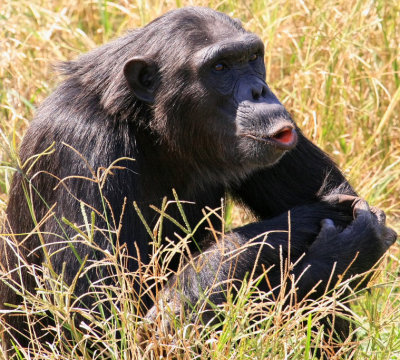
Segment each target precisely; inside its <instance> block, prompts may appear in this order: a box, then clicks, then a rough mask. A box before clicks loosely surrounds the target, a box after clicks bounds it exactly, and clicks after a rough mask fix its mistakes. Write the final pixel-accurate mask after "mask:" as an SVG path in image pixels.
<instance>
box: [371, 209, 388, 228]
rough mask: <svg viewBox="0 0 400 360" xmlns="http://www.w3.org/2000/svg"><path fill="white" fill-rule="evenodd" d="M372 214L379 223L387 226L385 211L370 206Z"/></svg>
mask: <svg viewBox="0 0 400 360" xmlns="http://www.w3.org/2000/svg"><path fill="white" fill-rule="evenodd" d="M370 209H371V212H372V213H373V214H374V215H375V216H376V218H377V219H378V222H379V223H380V224H382V225H385V224H386V214H385V212H384V211H382V210H381V209H379V208H377V207H375V206H370Z"/></svg>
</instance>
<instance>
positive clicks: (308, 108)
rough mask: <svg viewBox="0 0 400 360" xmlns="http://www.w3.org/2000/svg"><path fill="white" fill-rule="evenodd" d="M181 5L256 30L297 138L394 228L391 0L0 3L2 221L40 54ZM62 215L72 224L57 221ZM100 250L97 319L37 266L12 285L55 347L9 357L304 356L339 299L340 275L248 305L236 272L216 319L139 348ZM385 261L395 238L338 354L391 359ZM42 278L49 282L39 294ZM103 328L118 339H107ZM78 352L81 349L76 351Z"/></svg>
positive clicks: (237, 212)
mask: <svg viewBox="0 0 400 360" xmlns="http://www.w3.org/2000/svg"><path fill="white" fill-rule="evenodd" d="M189 4H192V5H202V6H210V7H212V8H214V9H217V10H221V11H224V12H226V13H228V14H229V15H231V16H233V17H237V18H240V19H241V20H242V22H243V24H244V26H245V27H246V28H247V29H248V30H251V31H254V32H256V33H257V34H258V35H260V37H261V38H262V40H263V41H264V43H265V46H266V55H265V61H266V65H267V81H268V83H269V85H270V86H271V87H272V88H273V90H274V91H275V93H276V94H277V95H278V97H279V98H280V99H281V101H282V102H283V103H284V104H285V106H286V107H287V108H288V110H289V111H290V112H291V113H292V115H293V117H294V118H295V120H296V121H297V123H298V124H299V126H300V127H301V128H302V129H303V130H304V132H305V133H306V134H307V136H309V138H311V139H312V140H313V141H314V142H315V143H317V144H318V145H319V146H320V147H322V148H323V149H324V150H326V151H327V152H328V153H329V154H331V156H332V157H333V158H334V160H335V161H336V162H337V163H338V165H339V166H340V167H341V169H343V171H344V173H345V174H346V176H347V177H348V178H349V179H350V181H351V183H352V184H353V185H354V187H355V188H356V189H357V191H358V192H359V193H360V194H361V195H362V196H363V197H365V198H366V199H367V200H368V201H369V202H370V203H371V204H373V205H375V206H378V207H380V208H382V209H384V210H385V211H386V212H387V215H388V221H389V223H390V224H391V226H393V227H394V228H395V229H396V230H397V231H400V206H399V204H400V115H399V114H400V72H399V62H400V46H399V44H400V3H399V2H398V1H397V0H371V1H368V0H326V1H321V0H308V1H295V0H291V1H284V0H278V1H269V0H254V1H239V0H219V1H212V0H210V1H205V0H204V1H200V0H199V1H192V2H189V1H185V0H176V1H169V0H165V1H161V0H153V1H145V0H137V1H130V2H129V1H126V0H117V1H108V0H88V1H85V2H82V1H77V0H68V1H67V0H54V1H47V0H29V1H27V0H3V1H1V2H0V139H1V141H0V144H1V148H0V149H1V150H0V161H1V166H0V219H2V220H4V218H5V217H4V209H5V204H6V202H7V196H8V195H7V194H8V192H9V188H10V180H11V177H12V175H13V173H14V171H15V169H16V168H17V167H18V165H21V164H19V160H18V157H17V149H18V145H19V144H20V142H21V139H22V137H23V135H24V132H25V130H26V128H27V126H28V125H29V122H30V121H31V119H32V117H33V114H34V110H35V108H36V107H37V106H38V104H39V103H40V102H41V101H42V100H43V99H44V98H45V97H46V96H47V95H48V94H49V93H50V92H51V91H52V89H53V88H54V87H55V85H56V84H57V82H58V81H59V79H58V78H57V75H56V73H55V72H54V70H53V65H54V64H56V63H57V62H58V61H62V60H68V59H72V58H74V57H76V56H77V55H78V54H81V53H82V52H85V51H88V50H90V49H92V48H94V47H95V46H97V45H99V44H102V43H104V42H107V41H109V40H110V39H112V38H114V37H117V36H119V35H121V34H123V33H124V32H125V31H126V30H127V29H129V28H134V27H140V26H143V25H144V24H146V23H147V22H148V21H150V20H151V19H153V18H155V17H157V16H159V15H161V14H162V13H164V12H165V11H167V10H169V9H172V8H176V7H179V6H185V5H189ZM82 211H85V210H84V208H82ZM228 215H229V216H228V218H227V225H228V226H229V227H234V226H238V225H240V224H241V223H244V222H246V221H249V219H251V217H250V216H249V214H247V213H246V212H245V211H244V210H243V209H240V208H238V207H233V205H230V206H229V211H228ZM87 219H88V220H87V224H86V226H85V232H84V233H82V229H76V233H77V238H76V239H75V240H76V241H90V237H91V236H92V235H91V234H92V233H93V231H96V230H97V229H94V228H93V226H92V221H91V215H90V213H89V212H88V213H87ZM65 224H66V226H73V225H72V224H69V223H68V221H65ZM154 240H155V241H154V242H155V243H157V242H158V239H154ZM181 246H184V244H182V245H181ZM163 251H164V252H168V251H176V249H172V250H171V249H168V247H167V248H157V246H156V247H155V257H154V259H156V258H157V256H158V255H159V254H160V253H161V252H163ZM106 255H107V257H106V259H107V260H108V261H109V262H110V263H112V264H114V265H115V268H116V270H115V271H116V272H117V273H118V279H119V285H120V287H119V288H117V289H114V290H115V291H114V292H108V291H107V289H103V288H97V289H96V291H97V292H98V296H99V299H100V300H101V301H102V302H104V306H107V307H109V308H110V309H111V314H112V316H111V318H109V319H104V315H102V314H101V313H95V312H93V311H90V310H84V309H79V308H76V307H75V305H74V298H73V296H72V293H71V291H72V288H71V287H68V286H65V284H63V283H62V281H61V278H60V277H59V276H58V275H57V274H54V273H52V271H51V268H50V267H46V266H44V268H43V269H42V272H41V273H38V274H37V285H38V288H39V289H43V290H42V291H39V292H38V293H37V294H26V299H27V303H28V304H29V307H31V309H32V310H38V311H39V310H40V311H41V310H43V309H45V308H48V307H50V308H51V309H52V310H51V311H52V313H53V315H54V317H55V320H56V321H55V328H54V333H55V341H54V344H55V346H54V347H53V348H47V349H46V348H45V347H44V344H42V343H41V342H40V341H38V342H37V343H36V344H35V348H34V349H33V350H32V351H31V354H30V355H28V353H27V352H26V351H25V350H24V349H19V350H18V351H16V355H15V356H16V357H15V358H17V359H27V358H33V359H44V358H49V359H78V358H79V359H134V358H139V357H143V358H149V359H152V358H154V359H158V358H160V356H161V355H162V356H164V358H172V357H173V355H176V354H178V355H179V356H178V357H179V358H182V359H194V358H199V359H203V358H210V359H218V360H220V359H247V358H252V359H285V358H290V359H315V354H314V353H313V348H314V347H315V346H316V345H318V344H319V342H320V339H321V331H322V329H321V328H315V327H314V325H315V324H316V323H317V321H318V319H320V318H321V317H322V316H323V315H324V314H327V313H329V312H331V311H334V310H338V309H340V308H341V307H343V306H346V304H342V303H341V302H337V301H334V300H335V299H337V293H340V292H341V291H343V289H344V288H345V287H346V284H342V285H341V286H340V287H339V288H337V289H336V290H335V293H334V294H333V296H332V297H327V298H324V299H322V300H321V301H319V302H317V303H314V304H310V305H308V306H305V307H303V308H301V309H298V308H291V309H284V308H283V301H282V299H281V300H280V301H277V302H276V303H274V304H271V306H268V307H262V308H261V307H260V301H257V299H259V297H262V296H263V295H262V294H257V290H256V289H255V288H254V284H255V281H256V279H249V281H248V282H245V283H244V284H243V288H242V289H241V292H240V296H239V298H238V299H236V301H235V304H234V305H233V303H232V302H233V299H232V300H230V301H228V303H227V304H226V305H225V306H224V307H223V308H221V309H219V310H218V311H221V312H222V313H223V314H224V317H223V318H224V320H223V323H222V325H223V326H222V330H221V329H217V328H214V327H212V326H211V327H202V326H200V325H199V324H197V323H196V322H191V321H189V319H185V318H183V319H176V326H175V328H174V337H173V339H172V340H171V338H170V335H168V334H167V333H166V332H165V331H163V328H162V326H161V324H162V322H160V326H158V327H157V329H156V331H155V332H154V333H153V336H152V338H150V340H149V342H148V343H147V345H146V346H143V345H142V346H140V344H139V343H140V341H139V340H140V339H138V334H139V330H140V329H142V327H143V326H144V320H143V319H137V318H135V316H134V315H133V314H135V307H136V306H137V303H136V301H135V299H134V297H133V296H132V294H133V290H132V289H131V285H130V281H129V280H130V279H131V276H132V274H128V273H126V270H125V269H124V268H123V267H122V266H119V265H118V263H121V261H122V260H123V257H124V254H123V253H122V254H120V255H118V256H117V255H112V254H106ZM399 263H400V256H399V247H398V245H396V246H394V247H392V248H391V250H390V253H389V254H388V255H387V256H386V258H385V259H384V261H383V263H382V264H381V265H380V266H379V268H378V271H377V274H376V277H375V279H374V281H373V282H372V283H371V290H370V291H369V292H365V291H364V292H360V293H357V294H355V296H354V297H352V298H351V299H349V301H351V302H352V304H353V306H352V309H353V314H352V319H353V321H354V328H355V331H356V334H357V341H356V343H351V342H346V343H345V344H344V345H343V357H344V358H348V359H350V358H351V359H377V360H378V359H400V291H399V287H398V281H399V280H398V268H399V265H400V264H399ZM102 265H103V264H98V266H102ZM82 271H84V269H82ZM150 274H152V275H154V276H158V277H163V276H165V269H160V268H158V267H157V265H156V261H154V266H153V267H152V268H151V269H150V270H149V273H148V275H149V276H150ZM1 276H2V279H3V280H4V279H5V278H6V276H5V274H2V275H1ZM45 279H46V281H47V283H48V285H49V287H50V289H52V292H50V293H49V292H47V291H44V281H45ZM15 286H17V285H16V284H15ZM117 296H118V297H119V299H120V301H121V302H120V304H121V306H118V307H117V306H116V304H115V301H114V300H115V297H117ZM77 313H81V314H83V315H84V317H85V319H86V321H85V323H86V325H85V326H86V327H85V329H86V330H85V331H83V330H82V329H81V328H79V327H75V323H74V321H73V315H74V314H77ZM260 314H261V316H260ZM161 316H168V314H162V315H161ZM260 317H261V318H262V320H261V321H259V322H257V319H259V318H260ZM160 321H161V320H160ZM255 323H256V324H257V326H255ZM96 325H97V327H96ZM62 327H64V328H67V329H69V331H70V332H71V334H72V337H73V338H74V339H75V343H74V344H72V345H71V344H69V343H66V342H65V341H62V338H63V335H62V332H61V330H60V329H61V328H62ZM105 329H106V330H107V331H104V330H105ZM101 330H103V331H101ZM117 330H118V331H119V334H120V335H121V339H123V340H122V341H118V331H117ZM85 332H86V335H84V333H85ZM88 334H89V335H88ZM85 336H86V337H85ZM88 341H90V342H92V343H94V344H95V346H94V348H95V349H96V350H94V352H92V350H88V348H87V347H86V344H87V342H88ZM75 345H76V347H74V346H75ZM78 349H79V350H80V351H81V355H77V350H78ZM346 351H347V352H346ZM0 356H1V354H0ZM29 356H30V357H29Z"/></svg>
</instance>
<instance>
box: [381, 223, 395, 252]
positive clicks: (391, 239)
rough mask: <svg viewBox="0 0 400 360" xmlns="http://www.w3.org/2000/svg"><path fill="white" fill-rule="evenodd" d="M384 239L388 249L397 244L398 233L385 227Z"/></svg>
mask: <svg viewBox="0 0 400 360" xmlns="http://www.w3.org/2000/svg"><path fill="white" fill-rule="evenodd" d="M383 238H384V243H385V245H386V246H387V248H389V247H390V246H392V245H393V244H394V243H395V241H396V239H397V233H396V231H394V230H393V229H391V228H388V227H385V231H384V236H383Z"/></svg>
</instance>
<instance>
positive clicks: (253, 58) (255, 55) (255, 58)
mask: <svg viewBox="0 0 400 360" xmlns="http://www.w3.org/2000/svg"><path fill="white" fill-rule="evenodd" d="M257 58H258V55H257V54H255V53H254V54H252V55H251V56H250V59H249V60H250V61H254V60H257Z"/></svg>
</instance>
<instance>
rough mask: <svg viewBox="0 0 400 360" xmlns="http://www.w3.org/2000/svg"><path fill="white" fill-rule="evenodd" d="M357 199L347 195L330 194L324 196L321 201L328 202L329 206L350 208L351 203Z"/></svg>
mask: <svg viewBox="0 0 400 360" xmlns="http://www.w3.org/2000/svg"><path fill="white" fill-rule="evenodd" d="M356 199H359V197H357V196H354V195H347V194H331V195H326V196H324V197H323V198H322V200H323V201H325V202H328V203H329V204H331V205H344V206H351V205H352V203H353V201H354V200H356Z"/></svg>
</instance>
